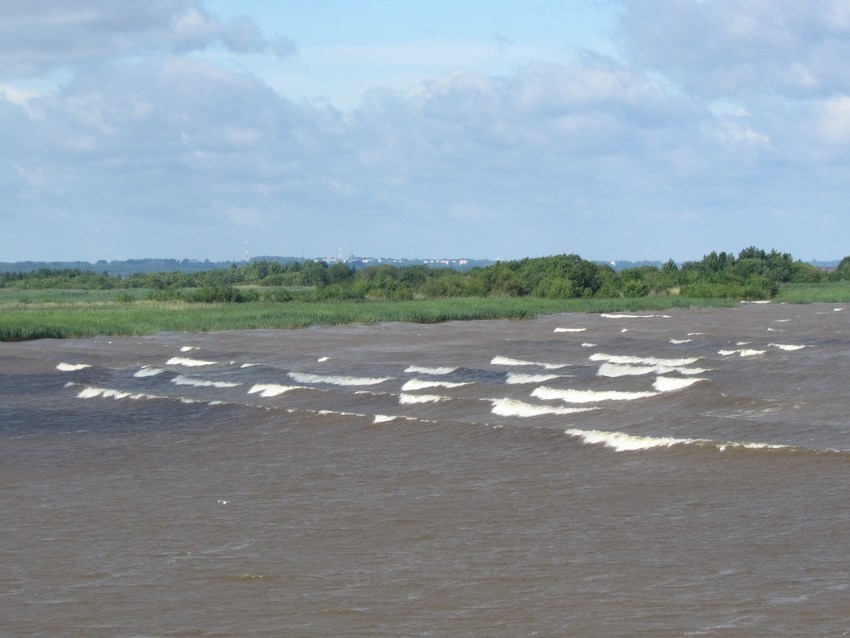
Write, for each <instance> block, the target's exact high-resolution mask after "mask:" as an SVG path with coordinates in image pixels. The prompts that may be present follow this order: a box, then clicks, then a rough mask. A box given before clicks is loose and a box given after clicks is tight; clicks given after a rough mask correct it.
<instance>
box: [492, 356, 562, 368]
mask: <svg viewBox="0 0 850 638" xmlns="http://www.w3.org/2000/svg"><path fill="white" fill-rule="evenodd" d="M490 364H491V365H494V366H540V367H541V368H545V369H546V370H557V369H558V368H564V367H566V366H567V364H566V363H542V362H539V361H523V360H522V359H511V358H509V357H501V356H499V357H493V360H492V361H490Z"/></svg>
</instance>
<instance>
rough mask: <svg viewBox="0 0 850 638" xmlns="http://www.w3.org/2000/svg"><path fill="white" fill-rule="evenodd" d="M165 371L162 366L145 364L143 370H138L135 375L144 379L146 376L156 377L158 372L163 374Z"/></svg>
mask: <svg viewBox="0 0 850 638" xmlns="http://www.w3.org/2000/svg"><path fill="white" fill-rule="evenodd" d="M163 372H165V370H163V369H162V368H154V367H152V366H143V367H142V369H141V370H139V371H138V372H136V373H135V374H134V375H133V376H134V377H136V378H137V379H142V378H144V377H155V376H156V375H158V374H162V373H163Z"/></svg>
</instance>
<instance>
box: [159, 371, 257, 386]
mask: <svg viewBox="0 0 850 638" xmlns="http://www.w3.org/2000/svg"><path fill="white" fill-rule="evenodd" d="M171 383H174V384H176V385H191V386H194V387H196V388H235V387H237V386H240V385H242V384H241V383H234V382H233V381H208V380H206V379H193V378H191V377H186V376H183V375H182V374H180V375H177V376H176V377H174V378H173V379H172V380H171Z"/></svg>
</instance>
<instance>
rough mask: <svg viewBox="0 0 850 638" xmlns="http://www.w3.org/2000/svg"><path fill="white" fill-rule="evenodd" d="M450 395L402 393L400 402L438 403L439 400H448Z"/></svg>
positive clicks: (399, 397)
mask: <svg viewBox="0 0 850 638" xmlns="http://www.w3.org/2000/svg"><path fill="white" fill-rule="evenodd" d="M448 399H449V397H441V396H439V395H436V394H404V393H402V394H400V395H399V396H398V402H399V403H401V404H402V405H410V404H414V403H437V402H439V401H447V400H448Z"/></svg>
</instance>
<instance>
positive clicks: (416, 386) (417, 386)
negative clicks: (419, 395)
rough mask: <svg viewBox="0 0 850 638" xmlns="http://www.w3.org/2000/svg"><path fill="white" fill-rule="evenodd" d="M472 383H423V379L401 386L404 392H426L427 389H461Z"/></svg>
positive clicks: (412, 380) (413, 380)
mask: <svg viewBox="0 0 850 638" xmlns="http://www.w3.org/2000/svg"><path fill="white" fill-rule="evenodd" d="M464 385H470V383H468V382H467V383H453V382H451V381H423V380H421V379H411V380H410V381H408V382H406V383H405V384H404V385H403V386H401V391H402V392H409V391H410V390H425V389H427V388H459V387H461V386H464Z"/></svg>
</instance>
